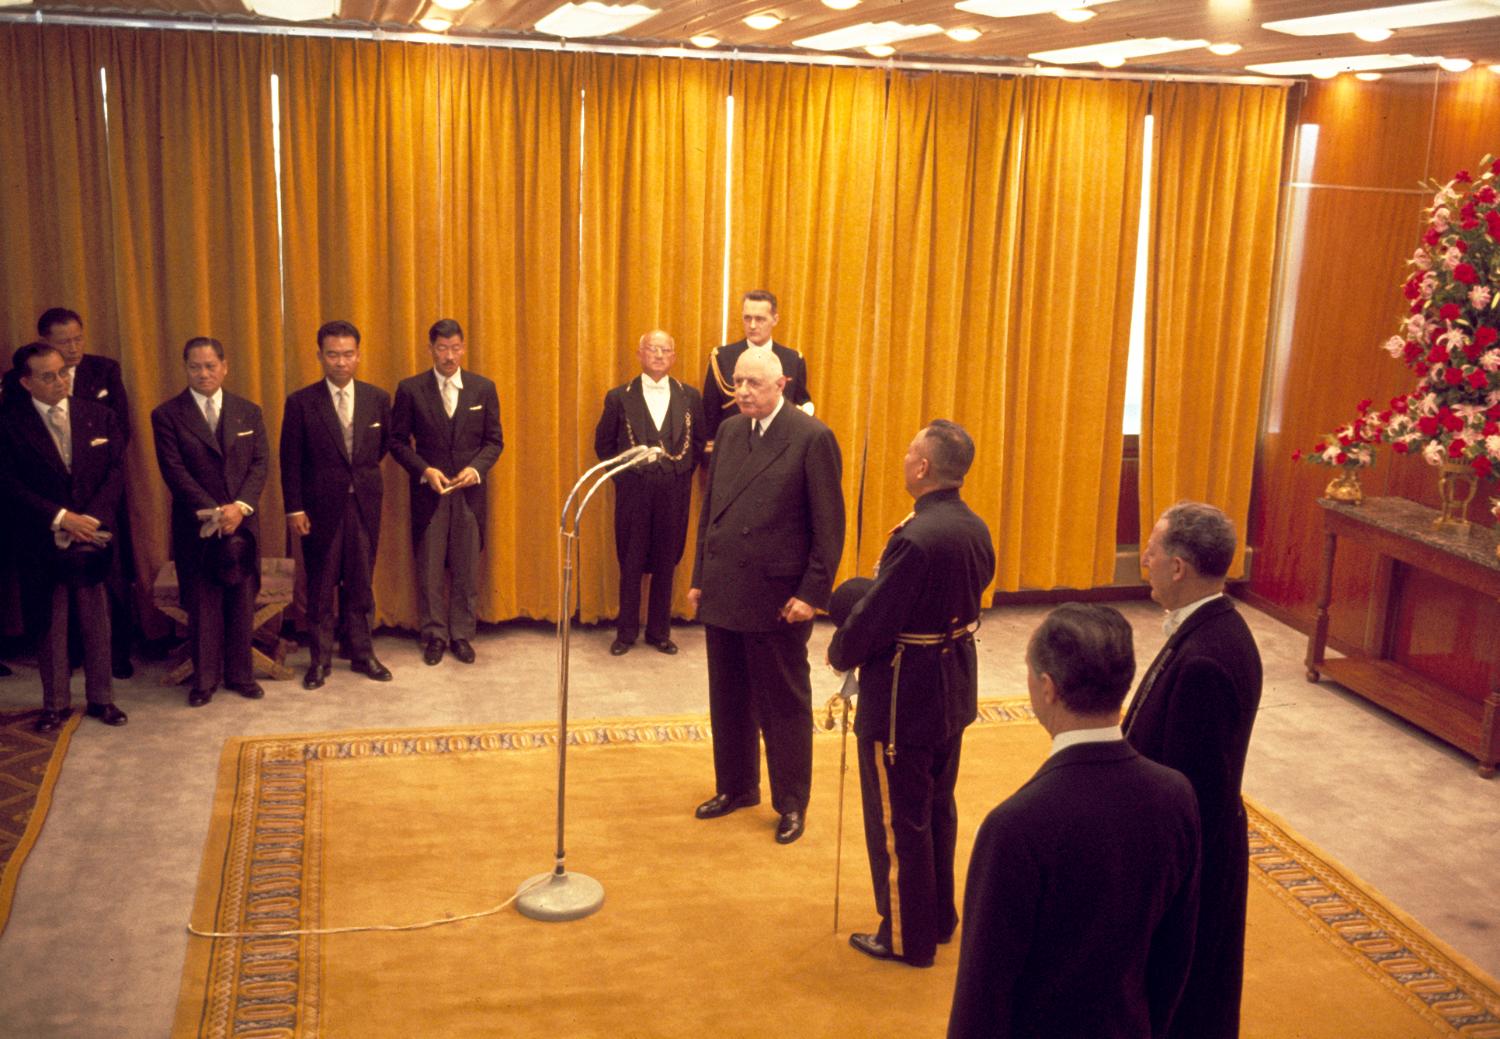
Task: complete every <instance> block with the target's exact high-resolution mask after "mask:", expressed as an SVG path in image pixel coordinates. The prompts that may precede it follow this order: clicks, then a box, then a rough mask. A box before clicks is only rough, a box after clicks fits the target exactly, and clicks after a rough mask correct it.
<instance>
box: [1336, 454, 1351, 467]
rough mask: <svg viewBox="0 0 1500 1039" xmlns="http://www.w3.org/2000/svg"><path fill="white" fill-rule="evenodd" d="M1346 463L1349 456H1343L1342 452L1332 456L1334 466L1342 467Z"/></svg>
mask: <svg viewBox="0 0 1500 1039" xmlns="http://www.w3.org/2000/svg"><path fill="white" fill-rule="evenodd" d="M1347 461H1349V456H1348V455H1346V454H1344V452H1342V451H1340V452H1339V453H1338V454H1336V455H1334V456H1333V464H1334V465H1343V464H1344V463H1345V462H1347Z"/></svg>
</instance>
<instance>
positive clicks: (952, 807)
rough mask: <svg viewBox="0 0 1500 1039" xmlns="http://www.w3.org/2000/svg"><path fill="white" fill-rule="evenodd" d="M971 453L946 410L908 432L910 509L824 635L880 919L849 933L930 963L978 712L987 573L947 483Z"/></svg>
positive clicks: (942, 923) (861, 944)
mask: <svg viewBox="0 0 1500 1039" xmlns="http://www.w3.org/2000/svg"><path fill="white" fill-rule="evenodd" d="M973 461H974V441H973V440H972V439H970V437H969V434H968V433H967V432H965V431H964V429H963V427H962V426H960V425H958V424H957V423H954V422H949V421H947V420H945V419H935V420H933V421H932V422H929V423H928V424H927V425H926V426H924V427H923V428H922V429H920V430H918V431H917V435H916V437H915V438H914V439H913V440H912V442H911V445H910V446H909V447H908V448H907V449H906V456H905V458H903V459H902V464H901V468H902V473H903V474H904V477H905V481H906V490H907V493H908V494H910V495H911V496H912V498H913V499H914V508H913V511H912V514H911V515H910V516H908V517H907V518H906V519H904V520H902V521H901V523H900V524H899V525H898V526H897V527H896V529H895V530H893V531H892V532H891V536H890V540H889V541H888V542H887V543H886V546H885V550H884V551H883V552H882V553H881V556H880V563H879V565H878V567H877V568H876V576H875V579H874V581H873V582H872V583H871V584H870V586H869V589H868V591H866V592H865V593H864V595H863V596H862V597H861V598H860V599H859V600H858V602H857V603H856V604H855V605H854V606H853V608H852V610H851V611H850V613H849V616H848V617H847V619H845V620H844V622H843V623H841V624H840V625H839V628H838V631H837V632H835V633H834V636H833V641H832V642H831V643H830V644H829V646H828V662H829V663H830V664H832V665H833V667H834V668H836V669H838V670H840V671H848V670H850V669H851V668H855V667H857V668H859V689H860V692H859V711H858V712H857V713H856V714H855V722H854V732H855V735H856V736H857V737H858V757H859V779H860V784H859V785H860V793H861V798H862V800H863V803H864V817H865V849H866V851H867V852H868V854H869V858H870V876H871V880H872V881H873V883H874V886H875V908H876V910H877V912H879V914H880V928H879V930H877V931H876V932H875V933H874V934H861V933H855V934H851V935H850V936H849V944H850V945H852V946H853V947H854V948H855V949H858V950H859V951H860V952H862V953H864V954H865V955H867V956H873V957H875V958H876V959H881V960H887V959H895V960H901V961H903V962H905V963H908V964H910V965H912V966H914V967H927V966H931V965H932V962H933V958H934V956H935V955H936V952H937V946H938V945H939V944H941V943H943V942H946V941H948V939H949V938H951V937H952V936H953V931H954V929H955V928H956V927H957V926H958V908H957V906H956V905H955V904H954V887H953V854H954V849H955V845H956V842H957V839H958V804H957V802H956V801H955V799H954V796H953V788H954V786H955V785H956V783H957V782H958V762H959V755H960V751H961V750H962V747H963V734H964V728H965V727H966V726H968V725H969V723H971V722H972V721H973V720H974V719H975V718H976V717H977V716H978V713H979V662H978V658H977V655H976V653H975V649H974V632H975V631H976V630H977V629H978V627H979V611H980V608H981V602H982V595H983V593H984V589H985V588H986V586H988V585H989V583H990V581H991V580H992V579H993V578H994V576H995V548H994V542H993V541H992V540H991V538H990V531H989V528H988V527H986V526H985V523H984V520H982V519H980V518H979V517H978V516H977V515H975V514H974V512H973V510H971V509H970V508H969V506H968V505H966V504H965V503H964V500H963V499H962V498H961V497H960V496H959V491H960V489H961V488H962V487H963V482H964V476H965V474H967V473H968V471H969V466H970V465H972V464H973ZM898 668H899V670H898ZM893 899H894V900H895V904H894V905H893V904H892V900H893Z"/></svg>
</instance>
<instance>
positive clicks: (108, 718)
mask: <svg viewBox="0 0 1500 1039" xmlns="http://www.w3.org/2000/svg"><path fill="white" fill-rule="evenodd" d="M88 714H89V717H90V718H98V719H99V720H100V721H101V722H103V723H104V724H105V725H124V724H125V723H126V722H127V721H129V720H130V719H128V718H127V717H126V716H125V712H124V711H122V710H120V709H119V708H118V707H116V706H115V705H114V704H112V703H91V704H89V706H88Z"/></svg>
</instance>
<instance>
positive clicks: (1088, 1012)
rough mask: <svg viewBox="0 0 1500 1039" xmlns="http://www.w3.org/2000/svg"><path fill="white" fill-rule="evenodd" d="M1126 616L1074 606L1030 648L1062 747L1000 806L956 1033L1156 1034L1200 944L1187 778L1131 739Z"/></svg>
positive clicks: (980, 885)
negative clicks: (1124, 717)
mask: <svg viewBox="0 0 1500 1039" xmlns="http://www.w3.org/2000/svg"><path fill="white" fill-rule="evenodd" d="M1132 638H1133V633H1132V631H1131V628H1130V623H1129V622H1128V621H1126V620H1125V618H1124V617H1123V616H1121V615H1120V612H1119V611H1118V610H1116V609H1114V608H1113V607H1110V606H1102V605H1096V604H1087V603H1067V604H1065V605H1063V606H1059V607H1058V608H1057V609H1055V610H1053V611H1052V612H1051V613H1050V614H1048V615H1047V617H1046V618H1045V619H1044V620H1043V621H1042V623H1041V624H1040V625H1039V626H1038V627H1037V629H1036V631H1035V632H1033V633H1032V636H1031V641H1030V643H1029V644H1028V645H1027V647H1026V689H1027V692H1028V693H1029V694H1030V696H1031V705H1032V708H1033V710H1034V711H1035V712H1036V717H1037V720H1038V721H1040V722H1041V723H1042V725H1043V727H1045V728H1046V730H1047V731H1048V732H1049V733H1050V734H1051V735H1052V751H1051V755H1050V756H1049V757H1048V758H1047V761H1046V762H1045V763H1044V764H1043V765H1042V767H1041V768H1040V769H1038V770H1037V772H1036V774H1035V775H1034V776H1032V777H1031V779H1029V780H1027V782H1026V783H1025V784H1024V785H1023V786H1022V787H1021V788H1020V789H1019V790H1017V791H1016V792H1015V793H1014V794H1013V795H1011V796H1010V797H1009V798H1007V799H1006V800H1005V801H1004V802H1002V803H1001V804H1000V805H999V806H998V807H997V808H995V809H994V810H993V811H991V812H990V814H989V815H988V816H987V817H986V818H985V820H984V822H983V823H982V824H981V825H980V827H979V833H978V835H977V836H976V837H975V839H974V851H973V854H972V855H971V856H970V859H969V877H968V882H967V884H966V886H965V889H964V930H963V944H962V947H961V948H960V950H959V960H958V976H957V979H956V981H955V984H954V990H953V1009H952V1012H951V1014H950V1016H949V1020H948V1037H949V1039H976V1037H981V1036H982V1037H985V1039H1021V1037H1034V1039H1043V1037H1045V1039H1140V1037H1143V1036H1152V1037H1156V1039H1160V1037H1161V1036H1164V1035H1166V1034H1167V1029H1168V1026H1169V1024H1170V1023H1171V1022H1172V1020H1173V1012H1174V1009H1175V1008H1176V1006H1177V1004H1178V998H1179V995H1180V994H1181V992H1182V989H1183V985H1184V982H1185V981H1186V978H1187V972H1188V965H1189V962H1190V961H1191V959H1192V955H1193V930H1194V920H1195V915H1196V912H1197V906H1198V884H1197V879H1198V855H1199V845H1198V838H1199V831H1198V809H1197V800H1196V798H1195V797H1194V795H1193V789H1192V786H1191V785H1190V784H1189V783H1188V782H1187V780H1186V779H1185V778H1184V777H1183V776H1182V775H1181V774H1180V773H1178V772H1176V771H1174V770H1173V769H1170V768H1167V767H1165V766H1163V765H1159V764H1156V763H1155V762H1153V761H1151V760H1149V759H1147V758H1145V757H1143V756H1141V755H1140V754H1139V753H1137V752H1136V751H1135V749H1134V748H1132V747H1131V746H1130V744H1128V743H1127V742H1125V740H1124V739H1122V738H1121V733H1120V726H1119V724H1118V719H1119V717H1120V703H1121V701H1123V700H1124V698H1125V693H1126V692H1127V691H1128V690H1129V689H1130V679H1131V677H1132V676H1133V675H1134V673H1135V650H1134V647H1133V645H1132Z"/></svg>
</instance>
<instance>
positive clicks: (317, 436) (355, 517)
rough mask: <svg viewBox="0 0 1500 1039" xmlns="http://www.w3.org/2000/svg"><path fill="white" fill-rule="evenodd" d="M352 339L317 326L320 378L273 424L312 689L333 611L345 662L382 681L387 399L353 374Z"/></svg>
mask: <svg viewBox="0 0 1500 1039" xmlns="http://www.w3.org/2000/svg"><path fill="white" fill-rule="evenodd" d="M359 342H360V336H359V329H357V328H355V327H354V326H353V325H352V324H350V323H349V322H347V321H330V322H328V323H327V324H325V325H323V326H322V327H321V328H319V329H318V363H319V364H320V365H322V367H323V378H321V379H319V380H318V381H317V382H315V383H313V384H312V385H311V386H304V387H303V388H302V389H300V390H298V391H297V392H295V393H293V394H292V395H291V396H289V397H288V398H287V399H286V411H285V413H284V417H283V419H282V424H281V491H282V497H283V499H284V500H285V502H286V510H287V512H286V522H287V528H288V529H289V530H290V531H291V533H292V534H293V535H294V536H296V537H300V538H302V562H303V565H304V566H305V567H306V570H307V615H308V619H309V620H310V621H311V626H312V659H311V661H310V662H309V664H308V668H307V674H306V675H304V676H303V678H302V686H303V688H304V689H319V688H321V687H322V686H323V684H324V683H325V682H326V681H327V680H328V672H329V668H330V667H331V665H332V662H333V633H334V629H335V627H337V626H338V625H339V622H340V620H341V619H342V623H343V627H344V631H345V632H346V637H347V642H348V646H349V655H350V658H351V660H350V665H349V666H350V669H351V670H353V671H355V672H356V673H358V674H362V675H365V676H366V677H368V678H372V679H374V680H375V681H377V682H389V681H390V680H391V672H390V670H389V669H388V668H387V667H386V666H385V665H384V664H382V663H381V662H380V661H379V660H377V659H376V658H375V647H374V643H373V641H372V640H371V637H370V614H371V612H372V611H373V610H374V609H375V595H374V592H373V590H372V588H371V577H372V573H373V571H374V567H375V552H376V549H377V548H378V546H379V544H380V500H381V495H382V492H383V490H384V481H383V480H382V479H381V475H380V461H381V459H383V458H384V457H385V454H386V451H387V450H388V449H389V447H390V435H391V434H390V430H391V398H390V395H389V394H387V393H386V392H385V390H382V389H381V388H380V387H378V386H372V385H370V384H369V383H367V382H360V381H359V380H358V379H356V378H355V377H354V375H355V373H356V372H357V371H358V370H359ZM335 593H337V600H338V605H337V609H335V606H334V599H335Z"/></svg>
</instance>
